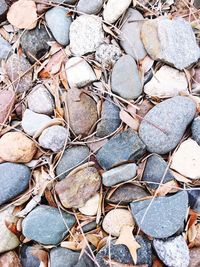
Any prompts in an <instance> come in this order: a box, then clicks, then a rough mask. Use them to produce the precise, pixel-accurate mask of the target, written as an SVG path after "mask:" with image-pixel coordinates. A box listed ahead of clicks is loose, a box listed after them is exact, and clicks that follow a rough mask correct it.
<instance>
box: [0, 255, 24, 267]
mask: <svg viewBox="0 0 200 267" xmlns="http://www.w3.org/2000/svg"><path fill="white" fill-rule="evenodd" d="M0 266H1V267H4V266H5V267H22V266H21V263H20V261H19V257H18V255H17V253H16V252H15V251H8V252H6V253H3V254H1V255H0Z"/></svg>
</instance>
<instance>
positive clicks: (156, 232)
mask: <svg viewBox="0 0 200 267" xmlns="http://www.w3.org/2000/svg"><path fill="white" fill-rule="evenodd" d="M130 207H131V211H132V215H133V218H134V219H135V221H136V223H137V225H138V227H139V228H140V229H141V230H142V231H143V232H144V233H145V234H147V235H148V236H151V237H155V238H166V237H170V236H172V235H173V234H175V233H176V232H177V231H178V230H179V229H180V227H181V226H182V224H183V223H184V220H185V216H186V214H187V209H188V194H187V192H186V191H180V192H178V193H176V194H174V195H172V196H169V197H166V196H165V197H157V198H155V199H154V201H153V202H152V200H151V199H149V200H141V201H137V202H132V203H131V204H130Z"/></svg>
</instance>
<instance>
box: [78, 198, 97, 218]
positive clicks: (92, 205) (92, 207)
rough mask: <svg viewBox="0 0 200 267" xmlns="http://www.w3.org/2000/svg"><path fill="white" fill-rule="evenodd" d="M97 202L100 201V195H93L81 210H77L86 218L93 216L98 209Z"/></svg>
mask: <svg viewBox="0 0 200 267" xmlns="http://www.w3.org/2000/svg"><path fill="white" fill-rule="evenodd" d="M99 200H100V195H99V194H95V195H94V196H93V197H91V198H90V199H88V201H86V203H85V205H84V206H83V207H81V208H79V211H80V212H81V213H82V214H84V215H88V216H94V215H96V214H97V211H98V207H99Z"/></svg>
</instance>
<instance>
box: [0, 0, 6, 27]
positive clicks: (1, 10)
mask: <svg viewBox="0 0 200 267" xmlns="http://www.w3.org/2000/svg"><path fill="white" fill-rule="evenodd" d="M7 11H8V4H7V3H6V1H5V0H0V23H1V22H3V21H5V20H6V13H7Z"/></svg>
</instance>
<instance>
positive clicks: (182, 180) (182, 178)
mask: <svg viewBox="0 0 200 267" xmlns="http://www.w3.org/2000/svg"><path fill="white" fill-rule="evenodd" d="M170 171H171V172H172V174H173V176H174V177H175V179H176V180H177V181H178V182H182V183H186V184H189V183H191V181H190V180H189V179H187V178H186V177H185V176H183V175H181V174H180V173H177V172H175V171H173V170H171V169H170Z"/></svg>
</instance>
